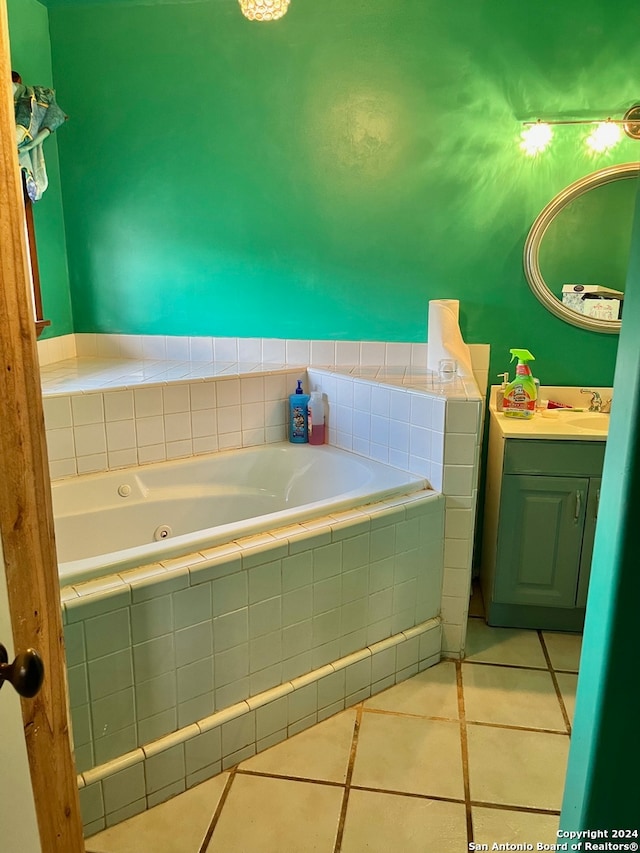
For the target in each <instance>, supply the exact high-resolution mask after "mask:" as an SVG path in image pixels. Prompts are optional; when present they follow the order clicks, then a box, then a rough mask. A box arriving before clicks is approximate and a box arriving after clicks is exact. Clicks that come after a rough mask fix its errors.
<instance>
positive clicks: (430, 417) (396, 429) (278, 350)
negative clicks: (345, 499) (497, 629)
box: [38, 335, 489, 655]
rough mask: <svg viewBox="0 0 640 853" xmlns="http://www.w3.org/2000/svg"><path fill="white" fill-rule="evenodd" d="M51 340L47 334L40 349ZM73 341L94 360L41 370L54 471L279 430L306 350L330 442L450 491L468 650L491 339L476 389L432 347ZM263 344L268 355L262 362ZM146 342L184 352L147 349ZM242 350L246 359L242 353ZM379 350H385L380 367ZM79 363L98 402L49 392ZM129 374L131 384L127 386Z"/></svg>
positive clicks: (448, 639) (448, 552) (476, 357)
mask: <svg viewBox="0 0 640 853" xmlns="http://www.w3.org/2000/svg"><path fill="white" fill-rule="evenodd" d="M67 337H69V338H71V337H73V336H67ZM50 340H52V341H56V340H60V339H50ZM42 344H49V341H44V342H40V343H39V344H38V347H39V348H40V347H41V345H42ZM68 345H70V344H68ZM75 345H76V348H77V354H78V356H80V357H81V358H87V357H88V358H89V362H88V363H87V364H85V365H84V367H83V364H84V363H83V362H82V361H80V362H77V361H70V362H69V363H68V365H67V367H65V366H64V365H63V364H62V363H61V364H59V365H51V366H50V367H49V368H47V369H45V370H44V371H43V387H44V390H45V400H44V405H45V424H46V427H47V442H48V447H49V458H50V470H51V476H52V478H53V479H56V478H59V477H66V476H71V475H75V474H78V473H88V472H91V471H101V470H108V469H114V468H124V467H129V466H131V465H136V464H145V463H148V462H158V461H162V460H164V459H172V458H178V457H186V456H190V455H197V454H200V453H209V452H212V451H215V450H226V449H230V448H234V447H242V446H251V445H255V444H261V443H265V442H276V441H282V440H283V439H284V438H285V437H286V420H287V397H288V395H289V394H290V393H291V388H292V387H293V386H294V385H295V382H294V381H293V380H294V379H295V378H297V377H301V376H304V374H305V370H304V368H302V367H299V368H297V369H291V370H286V368H284V367H283V365H284V364H286V362H287V361H288V360H289V361H290V360H295V361H298V360H299V359H301V360H302V362H303V363H304V364H305V365H310V367H309V371H308V373H309V380H310V381H309V383H308V384H309V385H311V386H313V385H318V384H319V381H320V379H319V378H320V377H321V384H322V390H323V392H324V393H325V395H326V401H327V402H328V409H327V414H328V421H327V423H328V427H329V430H328V439H329V442H330V443H331V444H334V445H336V446H338V447H342V448H344V449H347V450H351V451H353V452H355V453H358V454H361V455H364V456H368V457H371V458H373V459H376V460H377V461H381V462H385V463H388V464H391V465H394V466H395V467H398V468H401V469H403V470H408V471H411V472H412V473H416V474H419V475H420V476H423V477H426V478H427V479H428V480H429V481H430V483H431V485H432V486H433V488H435V489H437V490H440V491H442V492H443V493H444V494H445V495H446V497H447V507H446V515H447V519H446V531H447V533H446V544H445V586H444V588H445V596H446V598H447V601H446V602H443V606H444V605H446V607H445V608H444V611H443V612H444V614H445V616H446V617H447V618H446V620H445V628H444V647H443V648H444V651H445V652H446V653H447V654H454V655H459V654H460V653H461V649H462V648H463V644H464V631H465V626H466V611H467V606H468V589H469V587H470V580H471V560H472V553H473V549H472V543H473V536H474V530H475V517H476V502H477V481H478V470H479V459H480V448H481V442H482V426H483V424H482V420H483V414H484V409H483V400H482V395H483V394H484V391H485V390H486V385H487V375H488V365H489V346H488V345H484V344H471V345H470V351H471V356H472V362H473V367H474V375H475V380H476V383H477V387H476V384H475V383H474V382H473V381H471V380H470V381H466V382H463V381H462V380H460V379H457V380H456V382H455V384H454V385H453V386H452V387H451V388H449V389H448V390H447V393H446V395H444V394H442V389H441V388H440V389H439V388H438V386H437V383H434V378H433V376H432V375H430V374H427V372H426V369H425V365H426V359H427V346H428V345H427V344H415V343H412V344H404V343H385V342H376V341H335V342H332V341H305V340H290V341H286V340H281V339H269V338H248V339H243V338H179V337H166V338H165V337H164V336H132V335H76V336H75ZM259 351H260V353H261V357H262V360H261V363H259V364H255V363H253V362H252V359H255V358H257V356H258V353H259ZM145 353H147V354H148V355H150V356H151V355H161V356H162V355H163V356H164V357H165V358H167V359H172V358H173V359H182V358H184V359H185V361H184V362H182V363H181V362H179V361H173V362H170V361H163V360H153V359H150V358H148V359H146V360H145V359H144V354H145ZM187 356H188V359H189V360H186V359H187ZM245 358H248V359H250V361H249V362H248V363H245V362H239V361H238V360H239V359H245ZM94 359H98V361H93V360H94ZM100 359H105V360H104V361H100ZM122 359H125V361H123V360H122ZM126 359H129V361H126ZM371 359H377V360H378V361H377V363H374V364H373V366H372V364H371ZM138 360H140V361H138ZM326 360H328V361H329V363H331V361H332V360H334V361H335V363H336V364H337V365H338V367H334V368H333V370H330V371H329V370H322V371H320V372H318V369H317V368H316V367H315V366H314V365H321V364H323V363H325V361H326ZM126 365H128V367H126ZM168 365H170V366H168ZM270 365H273V368H271V367H270ZM278 368H279V369H278ZM245 369H246V371H248V372H250V371H253V370H262V371H265V372H264V373H263V374H262V376H261V377H255V378H254V377H253V376H247V375H246V373H244V374H242V371H244V370H245ZM82 370H85V371H86V378H83V376H82ZM78 373H80V374H81V375H80V379H79V380H78V382H79V385H78V387H85V391H84V394H86V396H87V397H89V398H91V399H89V400H88V401H84V402H83V403H77V404H73V405H72V398H74V397H77V393H76V394H71V393H70V394H59V393H58V394H55V393H52V392H54V391H55V388H56V387H64V384H65V383H67V382H68V379H67V378H66V376H68V375H72V376H77V374H78ZM214 375H215V378H214ZM185 376H190V377H191V379H190V380H188V379H185V378H184V377H185ZM92 382H93V383H94V384H91V383H92ZM125 382H129V383H131V387H122V384H123V383H125ZM261 382H262V383H263V385H262V388H263V394H262V400H260V399H259V397H260V387H261V386H260V383H261ZM59 383H62V386H60V384H59ZM87 383H88V384H87ZM105 383H106V384H107V387H101V386H104V385H105ZM109 383H111V384H112V385H114V387H113V388H112V389H111V390H109V388H108V384H109ZM168 383H171V384H168ZM140 385H143V387H140ZM92 389H95V390H93V392H92ZM187 390H188V395H189V404H188V407H187ZM83 396H84V395H83ZM100 398H102V411H103V412H104V420H103V421H102V422H101V421H100V420H99V417H100ZM188 415H189V416H190V420H189V417H188ZM465 587H466V589H467V592H465Z"/></svg>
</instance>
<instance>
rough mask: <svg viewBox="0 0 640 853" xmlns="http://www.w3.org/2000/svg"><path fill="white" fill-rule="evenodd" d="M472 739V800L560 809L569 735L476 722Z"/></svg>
mask: <svg viewBox="0 0 640 853" xmlns="http://www.w3.org/2000/svg"><path fill="white" fill-rule="evenodd" d="M467 742H468V746H469V783H470V787H471V799H472V800H474V801H476V802H478V801H479V802H484V803H501V804H504V805H512V806H527V807H529V808H535V809H559V808H560V805H561V802H562V792H563V789H564V778H565V773H566V766H567V755H568V752H569V737H568V736H563V735H553V734H546V733H545V732H524V731H522V732H520V731H517V730H515V729H500V728H493V727H492V726H474V725H473V724H471V725H469V726H467Z"/></svg>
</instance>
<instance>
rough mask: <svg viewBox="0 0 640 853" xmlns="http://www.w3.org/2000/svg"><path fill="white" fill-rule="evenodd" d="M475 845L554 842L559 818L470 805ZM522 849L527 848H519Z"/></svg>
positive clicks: (556, 840) (534, 845) (534, 846)
mask: <svg viewBox="0 0 640 853" xmlns="http://www.w3.org/2000/svg"><path fill="white" fill-rule="evenodd" d="M471 815H472V818H473V840H474V843H475V844H487V845H488V846H489V850H491V846H492V845H493V844H532V845H533V847H532V848H531V849H533V850H535V849H536V845H537V844H557V843H558V838H557V835H556V833H557V831H558V825H559V823H560V818H559V817H556V816H555V815H546V814H531V812H512V811H508V810H507V809H482V808H476V807H474V808H472V809H471ZM520 849H522V850H524V849H526V848H524V847H521V848H520Z"/></svg>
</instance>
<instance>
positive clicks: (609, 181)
mask: <svg viewBox="0 0 640 853" xmlns="http://www.w3.org/2000/svg"><path fill="white" fill-rule="evenodd" d="M638 176H640V163H622V164H620V165H618V166H610V167H609V168H607V169H600V170H598V171H597V172H593V173H592V174H590V175H586V176H585V177H584V178H580V180H579V181H575V183H573V184H569V186H568V187H566V188H565V189H564V190H562V192H560V193H558V195H557V196H556V197H555V198H553V199H552V200H551V201H550V202H549V204H548V205H547V206H546V207H545V208H544V209H543V210H542V212H541V213H540V215H539V216H538V217H537V219H536V221H535V222H534V223H533V225H532V227H531V230H530V231H529V234H528V236H527V240H526V242H525V246H524V273H525V276H526V279H527V281H528V282H529V286H530V287H531V290H532V291H533V292H534V294H535V295H536V297H537V298H538V299H539V300H540V302H542V304H543V305H544V306H545V308H547V309H548V310H549V311H551V313H552V314H555V316H556V317H559V318H560V319H561V320H565V321H566V322H567V323H571V324H572V325H573V326H578V327H580V328H581V329H590V330H591V331H596V332H607V333H610V334H617V333H618V332H619V331H620V320H619V319H603V316H605V317H606V316H607V315H608V316H613V317H619V316H620V313H619V312H620V311H621V309H622V304H623V303H622V300H623V298H624V296H623V291H624V285H625V278H626V272H627V263H628V259H629V250H630V245H631V231H632V225H633V211H634V208H635V199H636V191H637V183H636V181H635V180H633V179H637V178H638ZM543 238H544V243H543ZM594 286H597V287H598V289H597V290H596V289H595V287H594ZM563 288H564V291H563ZM576 288H577V289H576ZM608 291H617V294H618V295H616V294H612V293H610V292H608Z"/></svg>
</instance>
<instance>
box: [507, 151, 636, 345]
mask: <svg viewBox="0 0 640 853" xmlns="http://www.w3.org/2000/svg"><path fill="white" fill-rule="evenodd" d="M638 176H640V162H638V163H620V164H619V165H617V166H609V167H608V168H606V169H599V170H598V171H597V172H591V174H589V175H586V176H585V177H584V178H580V180H579V181H575V182H574V183H572V184H569V186H568V187H565V189H563V190H562V191H561V192H559V193H558V195H557V196H555V198H552V199H551V201H550V202H549V204H548V205H547V206H546V207H545V208H543V210H542V212H541V213H540V214H539V215H538V217H537V219H536V220H535V222H534V223H533V225H532V226H531V230H530V231H529V234H528V235H527V239H526V242H525V244H524V258H523V263H524V274H525V277H526V279H527V281H528V282H529V287H530V288H531V290H532V291H533V293H534V295H535V296H536V297H537V298H538V299H539V301H540V302H542V304H543V305H544V307H545V308H546V309H547V310H549V311H551V313H552V314H555V316H556V317H559V318H560V319H561V320H564V321H565V322H567V323H571V325H572V326H578V328H580V329H588V330H589V331H592V332H606V333H608V334H611V335H617V334H619V332H620V322H621V321H620V320H599V319H598V318H597V317H588V316H586V315H584V314H580V313H578V312H577V311H574V310H573V309H572V308H569V307H568V306H566V305H564V304H563V303H562V302H561V301H560V300H559V299H558V297H557V296H555V295H554V294H553V293H552V292H551V290H550V288H549V286H548V285H547V283H546V281H545V280H544V278H543V276H542V272H541V271H540V263H539V252H540V244H541V242H542V238H543V237H544V235H545V233H546V231H547V229H548V228H549V226H550V225H551V223H552V222H553V220H554V219H555V217H556V216H557V215H558V214H559V213H560V211H561V210H563V209H564V208H565V207H566V206H567V205H568V204H569V203H570V202H572V201H573V200H574V199H576V198H578V197H579V196H581V195H584V193H586V192H588V191H589V190H592V189H595V188H596V187H601V186H604V184H610V183H612V182H613V181H619V180H624V179H628V178H637V177H638Z"/></svg>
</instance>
